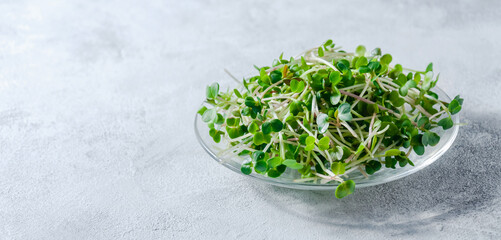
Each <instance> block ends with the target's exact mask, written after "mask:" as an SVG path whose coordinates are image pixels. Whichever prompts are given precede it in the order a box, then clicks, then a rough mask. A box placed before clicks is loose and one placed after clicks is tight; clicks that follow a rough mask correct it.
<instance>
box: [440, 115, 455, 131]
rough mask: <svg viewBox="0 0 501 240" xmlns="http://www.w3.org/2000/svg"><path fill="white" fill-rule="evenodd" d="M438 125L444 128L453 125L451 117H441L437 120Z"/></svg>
mask: <svg viewBox="0 0 501 240" xmlns="http://www.w3.org/2000/svg"><path fill="white" fill-rule="evenodd" d="M438 126H441V127H442V128H443V129H444V130H447V129H449V128H451V127H452V126H454V123H453V122H452V119H451V118H450V117H446V118H442V119H440V121H438Z"/></svg>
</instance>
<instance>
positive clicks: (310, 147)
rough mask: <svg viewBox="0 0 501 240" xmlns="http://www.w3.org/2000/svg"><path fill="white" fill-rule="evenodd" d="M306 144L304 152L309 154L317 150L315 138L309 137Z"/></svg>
mask: <svg viewBox="0 0 501 240" xmlns="http://www.w3.org/2000/svg"><path fill="white" fill-rule="evenodd" d="M305 143H306V147H305V148H304V150H306V151H307V152H309V151H311V150H313V149H314V148H315V138H314V137H312V136H308V137H307V138H306V140H305Z"/></svg>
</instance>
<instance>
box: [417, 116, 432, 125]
mask: <svg viewBox="0 0 501 240" xmlns="http://www.w3.org/2000/svg"><path fill="white" fill-rule="evenodd" d="M429 122H430V119H429V118H428V117H427V116H423V117H421V118H420V119H419V120H418V122H417V125H418V127H424V126H425V125H426V124H427V123H429Z"/></svg>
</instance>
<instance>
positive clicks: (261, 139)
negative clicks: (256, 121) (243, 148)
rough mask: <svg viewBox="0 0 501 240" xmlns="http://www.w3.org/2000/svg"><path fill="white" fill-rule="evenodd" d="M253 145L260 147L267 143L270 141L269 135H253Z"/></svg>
mask: <svg viewBox="0 0 501 240" xmlns="http://www.w3.org/2000/svg"><path fill="white" fill-rule="evenodd" d="M252 140H253V142H254V144H255V145H261V144H264V143H269V142H270V141H271V136H270V135H265V134H263V133H262V132H257V133H256V134H254V138H253V139H252Z"/></svg>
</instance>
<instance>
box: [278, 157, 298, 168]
mask: <svg viewBox="0 0 501 240" xmlns="http://www.w3.org/2000/svg"><path fill="white" fill-rule="evenodd" d="M282 164H283V165H285V166H287V167H289V168H292V169H301V168H303V164H301V163H298V162H296V160H294V159H287V160H285V161H284V162H283V163H282Z"/></svg>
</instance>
